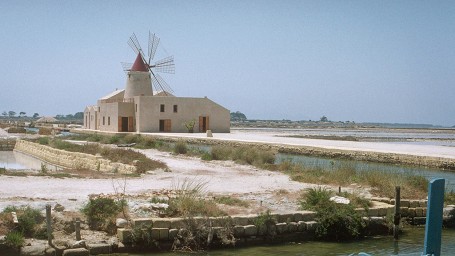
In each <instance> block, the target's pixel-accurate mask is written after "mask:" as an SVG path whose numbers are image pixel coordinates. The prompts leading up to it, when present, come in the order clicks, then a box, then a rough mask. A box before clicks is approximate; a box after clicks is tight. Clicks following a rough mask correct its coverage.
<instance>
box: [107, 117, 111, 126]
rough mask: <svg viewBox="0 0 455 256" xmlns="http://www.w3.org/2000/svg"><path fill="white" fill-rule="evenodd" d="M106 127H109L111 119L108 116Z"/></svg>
mask: <svg viewBox="0 0 455 256" xmlns="http://www.w3.org/2000/svg"><path fill="white" fill-rule="evenodd" d="M107 125H111V117H110V116H108V117H107Z"/></svg>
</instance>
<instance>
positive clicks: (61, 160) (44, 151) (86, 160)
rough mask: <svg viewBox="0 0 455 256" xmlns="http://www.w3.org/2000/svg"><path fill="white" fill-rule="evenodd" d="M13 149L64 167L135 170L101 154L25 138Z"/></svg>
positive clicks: (119, 170) (128, 171) (127, 172)
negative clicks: (71, 149)
mask: <svg viewBox="0 0 455 256" xmlns="http://www.w3.org/2000/svg"><path fill="white" fill-rule="evenodd" d="M14 150H15V151H18V152H21V153H24V154H27V155H31V156H33V157H36V158H38V159H40V160H42V161H45V162H48V163H51V164H53V165H56V166H61V167H64V168H74V169H89V170H92V171H100V172H118V173H124V174H131V173H134V172H135V171H136V167H135V166H132V165H128V164H122V163H116V162H111V161H110V160H107V159H103V158H102V157H101V156H94V155H90V154H85V153H79V152H69V151H65V150H60V149H56V148H52V147H49V146H46V145H41V144H38V143H34V142H30V141H25V140H17V142H16V146H15V147H14Z"/></svg>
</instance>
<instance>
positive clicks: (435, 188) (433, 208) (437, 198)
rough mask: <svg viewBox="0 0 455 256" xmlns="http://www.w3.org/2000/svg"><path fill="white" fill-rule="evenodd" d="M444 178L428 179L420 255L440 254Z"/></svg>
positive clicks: (437, 255) (438, 255) (435, 255)
mask: <svg viewBox="0 0 455 256" xmlns="http://www.w3.org/2000/svg"><path fill="white" fill-rule="evenodd" d="M444 185H445V179H434V180H432V181H430V186H429V188H428V208H427V220H426V225H425V243H424V246H423V254H422V255H434V256H440V255H441V235H442V214H443V207H444Z"/></svg>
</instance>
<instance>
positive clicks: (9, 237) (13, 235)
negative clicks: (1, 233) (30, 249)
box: [5, 231, 25, 248]
mask: <svg viewBox="0 0 455 256" xmlns="http://www.w3.org/2000/svg"><path fill="white" fill-rule="evenodd" d="M24 242H25V240H24V236H23V235H22V233H21V232H18V231H11V232H9V233H8V234H6V236H5V244H6V246H7V247H9V248H20V247H22V245H23V244H24Z"/></svg>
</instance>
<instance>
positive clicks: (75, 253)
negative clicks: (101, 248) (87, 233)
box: [62, 248, 90, 256]
mask: <svg viewBox="0 0 455 256" xmlns="http://www.w3.org/2000/svg"><path fill="white" fill-rule="evenodd" d="M89 255H90V252H89V251H88V250H87V249H85V248H77V249H66V250H64V251H63V254H62V256H89Z"/></svg>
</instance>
